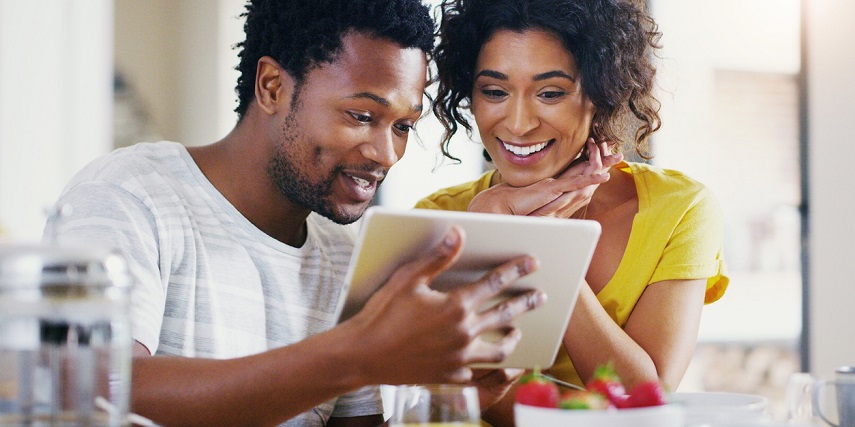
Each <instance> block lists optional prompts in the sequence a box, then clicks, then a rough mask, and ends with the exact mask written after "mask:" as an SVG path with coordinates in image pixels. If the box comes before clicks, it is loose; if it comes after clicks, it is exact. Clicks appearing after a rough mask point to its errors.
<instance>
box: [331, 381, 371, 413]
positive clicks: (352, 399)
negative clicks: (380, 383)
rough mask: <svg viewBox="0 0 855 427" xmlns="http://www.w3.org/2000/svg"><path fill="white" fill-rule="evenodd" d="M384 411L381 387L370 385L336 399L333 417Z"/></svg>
mask: <svg viewBox="0 0 855 427" xmlns="http://www.w3.org/2000/svg"><path fill="white" fill-rule="evenodd" d="M382 413H383V399H382V397H381V396H380V387H377V386H368V387H363V388H361V389H359V390H356V391H354V392H352V393H348V394H345V395H342V396H340V397H339V398H338V399H336V402H335V408H334V409H333V412H332V416H333V417H359V416H364V415H375V414H382Z"/></svg>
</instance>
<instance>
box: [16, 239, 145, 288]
mask: <svg viewBox="0 0 855 427" xmlns="http://www.w3.org/2000/svg"><path fill="white" fill-rule="evenodd" d="M131 285H132V275H131V272H130V269H129V266H128V263H127V261H126V260H125V258H124V257H123V256H121V255H120V254H118V253H117V252H116V251H114V250H111V249H105V248H98V247H83V246H77V247H75V246H46V245H0V292H4V291H15V290H26V289H41V290H42V291H48V290H49V289H50V288H57V290H59V289H58V288H67V287H69V286H72V287H91V288H102V289H103V288H107V287H109V288H129V287H130V286H131Z"/></svg>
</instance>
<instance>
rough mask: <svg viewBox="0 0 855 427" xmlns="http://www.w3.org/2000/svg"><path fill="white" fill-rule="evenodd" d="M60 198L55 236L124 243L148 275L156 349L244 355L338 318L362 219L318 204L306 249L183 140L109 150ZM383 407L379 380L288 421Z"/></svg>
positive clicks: (135, 318)
mask: <svg viewBox="0 0 855 427" xmlns="http://www.w3.org/2000/svg"><path fill="white" fill-rule="evenodd" d="M58 204H59V205H70V206H71V208H72V209H71V211H72V213H71V215H70V216H68V217H63V218H62V219H61V220H59V221H58V222H59V223H58V224H57V223H55V222H51V221H49V222H48V225H47V227H46V229H45V236H46V237H47V236H51V235H53V234H55V235H56V239H57V241H58V242H60V243H78V244H79V243H96V244H99V245H110V246H112V247H116V248H118V249H119V250H121V251H122V252H123V253H124V254H125V255H126V256H127V257H128V259H129V260H130V261H131V262H132V264H133V267H134V268H135V269H137V270H138V271H139V272H140V273H139V275H140V277H139V278H138V283H137V284H136V287H135V289H134V292H133V297H132V312H131V315H132V322H133V336H134V339H135V340H137V341H139V342H140V343H142V344H143V345H145V346H146V347H147V348H148V349H149V350H150V351H151V352H152V353H153V354H159V355H177V356H185V357H206V358H218V359H224V358H235V357H241V356H246V355H250V354H256V353H260V352H263V351H266V350H268V349H272V348H276V347H281V346H286V345H289V344H293V343H296V342H298V341H300V340H303V339H305V338H306V337H308V336H310V335H313V334H316V333H318V332H322V331H325V330H328V329H330V328H331V327H333V326H334V325H335V318H334V316H335V310H336V307H337V303H338V298H339V297H340V296H341V295H340V294H341V287H342V283H343V279H344V275H345V271H346V269H347V264H348V262H349V260H350V255H351V251H352V249H353V244H354V238H355V230H354V227H352V226H342V225H338V224H335V223H333V222H332V221H329V220H327V219H326V218H323V217H321V216H319V215H317V214H314V213H312V214H311V215H309V217H308V219H307V227H308V238H307V240H306V243H305V244H304V245H303V246H302V247H300V248H294V247H291V246H288V245H286V244H284V243H282V242H279V241H278V240H275V239H273V238H272V237H270V236H268V235H267V234H265V233H264V232H262V231H261V230H259V229H258V228H256V227H255V226H254V225H253V224H252V223H250V222H249V220H247V219H246V218H245V217H244V216H243V215H242V214H241V213H240V212H238V210H237V209H236V208H235V207H234V206H233V205H232V204H231V203H229V201H228V200H227V199H226V198H225V197H223V195H222V194H220V192H219V191H217V189H216V188H215V187H214V186H213V185H212V184H211V183H210V181H208V180H207V178H205V176H204V175H203V174H202V172H201V170H199V168H198V167H197V165H196V163H195V162H194V161H193V159H192V157H190V155H189V153H188V152H187V150H186V149H185V148H184V147H183V146H182V145H181V144H178V143H174V142H166V141H164V142H156V143H142V144H137V145H135V146H132V147H128V148H122V149H119V150H116V151H114V152H112V153H110V154H108V155H106V156H104V157H101V158H99V159H97V160H95V161H93V162H92V163H90V164H89V165H88V166H86V167H85V168H84V169H83V170H82V171H80V172H79V173H78V174H77V175H76V176H75V177H74V178H73V179H72V181H71V182H70V183H69V184H68V186H67V187H66V188H65V190H64V192H63V194H62V195H61V196H60V199H59V201H58ZM212 375H216V373H212ZM282 375H288V373H287V372H283V373H282ZM382 410H383V408H382V404H381V402H380V393H379V391H378V389H377V388H375V387H369V388H365V389H362V390H359V391H356V392H354V393H352V394H348V395H345V396H342V397H339V398H338V399H335V400H333V401H330V402H326V403H324V404H322V405H320V406H318V407H316V408H314V410H312V411H309V412H307V413H305V414H303V415H301V416H300V417H298V418H296V419H292V420H290V421H289V422H288V423H286V424H285V425H289V426H290V425H295V426H296V425H299V426H322V425H324V423H326V421H327V420H328V419H329V417H330V416H332V415H334V416H359V415H370V414H379V413H382Z"/></svg>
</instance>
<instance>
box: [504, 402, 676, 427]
mask: <svg viewBox="0 0 855 427" xmlns="http://www.w3.org/2000/svg"><path fill="white" fill-rule="evenodd" d="M514 420H515V421H516V424H517V427H550V426H595V427H683V426H684V424H683V407H682V406H679V405H663V406H653V407H649V408H627V409H612V410H602V411H598V410H570V409H551V408H539V407H536V406H528V405H521V404H519V403H517V404H514Z"/></svg>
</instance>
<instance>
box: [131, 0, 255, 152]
mask: <svg viewBox="0 0 855 427" xmlns="http://www.w3.org/2000/svg"><path fill="white" fill-rule="evenodd" d="M243 4H244V2H243V1H241V0H216V1H211V0H182V1H174V0H145V1H138V0H116V66H117V69H118V70H119V71H120V72H121V73H123V74H124V76H125V77H126V78H127V81H128V83H129V84H130V85H131V87H132V88H133V89H134V90H135V91H136V93H137V94H138V95H139V96H140V97H141V98H142V101H143V103H144V105H146V106H147V107H148V111H149V113H150V114H151V115H152V121H153V122H154V123H153V125H154V128H155V130H156V131H157V133H158V134H159V135H160V136H161V137H162V138H164V139H169V140H173V141H178V142H181V143H183V144H185V145H203V144H209V143H211V142H214V141H216V140H218V139H220V138H222V137H223V136H225V135H226V133H228V131H230V130H231V128H232V127H233V126H234V124H235V121H236V119H237V115H236V114H235V113H234V112H233V111H232V110H234V108H235V106H236V105H237V102H236V99H237V96H236V95H235V92H234V87H235V84H236V82H237V76H238V73H237V71H235V70H234V67H235V66H237V61H238V58H237V54H236V52H235V51H234V50H232V46H233V45H234V44H236V43H237V42H239V41H240V40H241V39H242V37H243V24H242V21H241V20H239V19H238V15H239V14H240V13H241V12H242V11H243Z"/></svg>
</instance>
